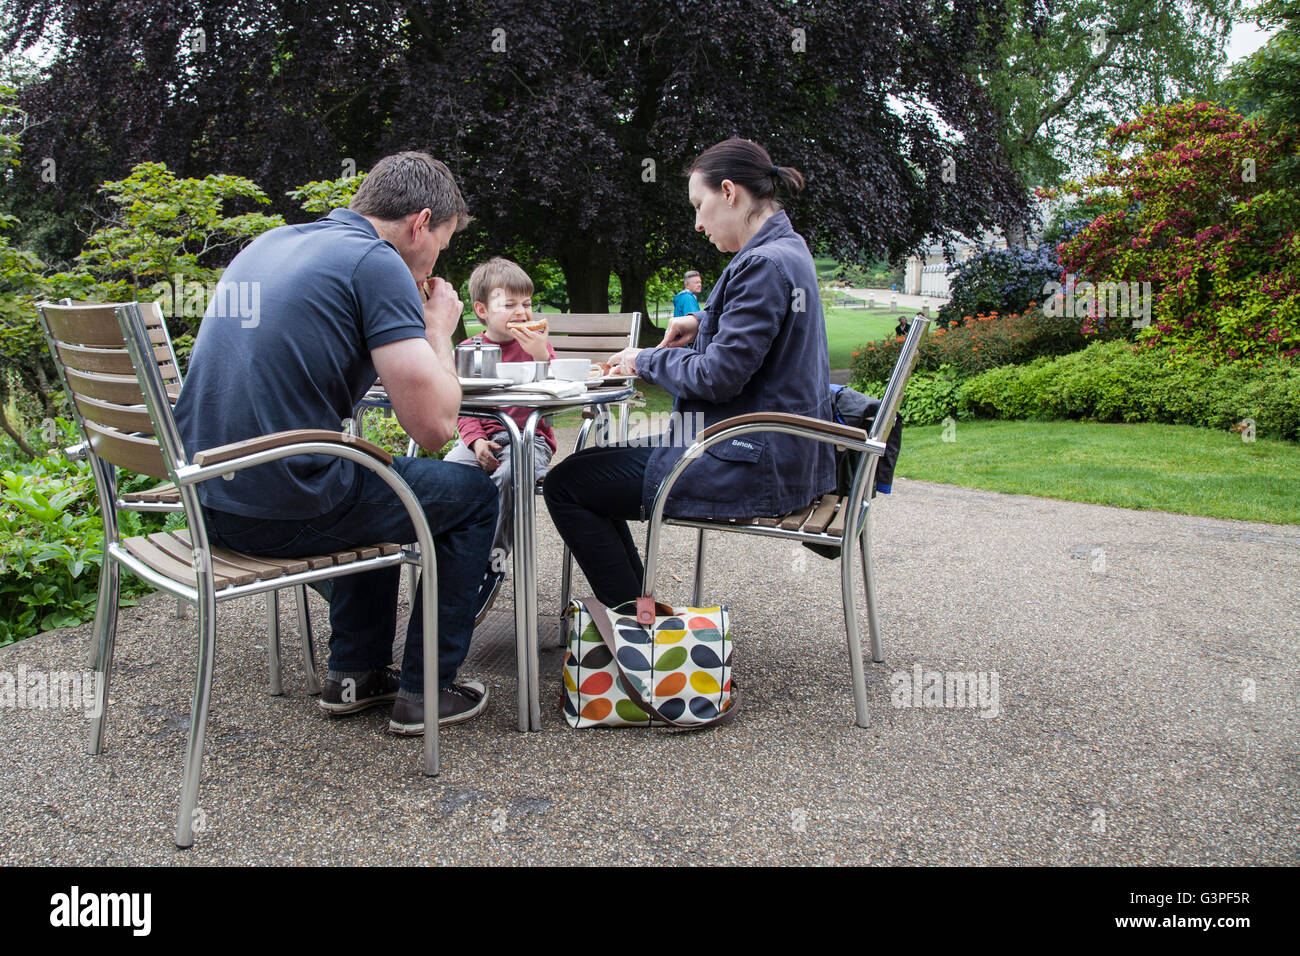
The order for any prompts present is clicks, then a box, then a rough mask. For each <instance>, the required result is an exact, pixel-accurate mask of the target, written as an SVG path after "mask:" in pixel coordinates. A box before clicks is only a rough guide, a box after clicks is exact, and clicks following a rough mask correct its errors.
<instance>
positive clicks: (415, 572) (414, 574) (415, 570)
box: [406, 564, 420, 604]
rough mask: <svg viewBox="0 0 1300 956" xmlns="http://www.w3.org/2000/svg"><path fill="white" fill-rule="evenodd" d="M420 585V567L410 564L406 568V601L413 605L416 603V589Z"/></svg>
mask: <svg viewBox="0 0 1300 956" xmlns="http://www.w3.org/2000/svg"><path fill="white" fill-rule="evenodd" d="M419 583H420V566H419V565H418V564H408V565H407V566H406V599H407V600H408V601H410V602H411V603H412V604H414V603H415V588H416V586H417V585H418V584H419Z"/></svg>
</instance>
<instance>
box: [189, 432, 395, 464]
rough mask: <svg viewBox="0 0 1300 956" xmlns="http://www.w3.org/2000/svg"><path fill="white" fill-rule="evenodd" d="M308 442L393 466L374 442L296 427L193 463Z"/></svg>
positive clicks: (214, 450)
mask: <svg viewBox="0 0 1300 956" xmlns="http://www.w3.org/2000/svg"><path fill="white" fill-rule="evenodd" d="M308 441H314V442H326V443H328V444H331V445H351V446H352V447H353V448H356V449H359V450H360V451H363V452H365V453H366V454H367V455H369V456H370V457H371V458H374V459H376V460H377V461H380V462H383V463H384V464H385V465H392V463H393V456H392V455H390V454H389V453H388V452H386V451H384V449H382V448H380V447H379V446H378V445H376V444H375V443H374V442H369V441H366V440H365V439H364V438H358V437H357V436H355V435H348V434H346V433H344V432H331V431H326V430H324V429H321V428H295V429H292V430H290V431H283V432H274V433H272V434H270V435H261V436H259V437H257V438H249V439H247V440H246V441H237V442H231V443H230V444H229V445H219V446H218V447H216V448H209V449H207V450H206V451H201V452H199V453H197V454H196V455H195V456H194V464H196V465H198V466H199V467H201V468H202V467H205V466H208V465H220V464H222V463H224V462H227V461H231V460H233V459H235V458H242V457H244V456H245V455H254V454H256V453H258V452H261V451H269V450H270V449H272V448H282V447H284V446H285V445H295V444H298V443H299V442H308Z"/></svg>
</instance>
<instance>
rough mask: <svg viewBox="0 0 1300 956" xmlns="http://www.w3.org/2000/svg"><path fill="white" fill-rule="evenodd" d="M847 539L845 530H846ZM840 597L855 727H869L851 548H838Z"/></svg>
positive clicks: (869, 716)
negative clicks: (847, 641) (842, 608)
mask: <svg viewBox="0 0 1300 956" xmlns="http://www.w3.org/2000/svg"><path fill="white" fill-rule="evenodd" d="M846 537H847V529H846ZM840 596H841V598H842V599H843V601H844V630H845V632H846V634H847V635H848V639H849V674H850V675H851V676H852V678H853V709H854V711H855V714H856V717H857V721H856V723H857V725H858V726H859V727H866V726H868V725H869V722H870V719H871V715H870V712H869V711H868V710H867V679H866V674H865V673H864V671H863V666H862V639H861V637H860V635H859V634H858V602H857V596H856V595H855V594H854V593H853V547H852V546H851V545H849V546H847V547H841V548H840Z"/></svg>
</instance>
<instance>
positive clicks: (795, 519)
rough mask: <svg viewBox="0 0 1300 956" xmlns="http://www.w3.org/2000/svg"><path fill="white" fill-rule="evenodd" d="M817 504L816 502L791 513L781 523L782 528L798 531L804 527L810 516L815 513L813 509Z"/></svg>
mask: <svg viewBox="0 0 1300 956" xmlns="http://www.w3.org/2000/svg"><path fill="white" fill-rule="evenodd" d="M816 504H817V502H816V501H814V502H813V503H812V504H810V505H808V507H806V508H800V509H799V510H798V511H791V512H790V513H789V514H788V515H786V516H785V518H783V519H782V521H781V527H782V528H784V529H785V530H786V531H798V530H799V529H800V528H802V527H803V523H804V522H805V521H807V520H808V516H809V515H810V514H812V513H813V507H814V506H815V505H816Z"/></svg>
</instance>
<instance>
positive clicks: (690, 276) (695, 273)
mask: <svg viewBox="0 0 1300 956" xmlns="http://www.w3.org/2000/svg"><path fill="white" fill-rule="evenodd" d="M697 275H699V273H698V272H696V271H695V270H694V269H692V270H691V271H690V272H688V273H686V275H684V276H682V281H683V282H686V281H688V280H689V279H693V278H694V277H695V276H697Z"/></svg>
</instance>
